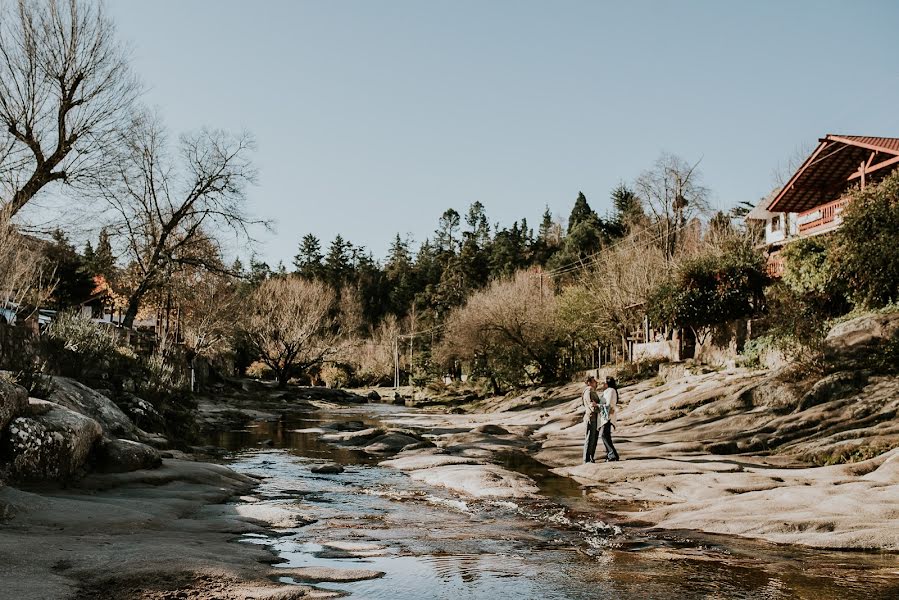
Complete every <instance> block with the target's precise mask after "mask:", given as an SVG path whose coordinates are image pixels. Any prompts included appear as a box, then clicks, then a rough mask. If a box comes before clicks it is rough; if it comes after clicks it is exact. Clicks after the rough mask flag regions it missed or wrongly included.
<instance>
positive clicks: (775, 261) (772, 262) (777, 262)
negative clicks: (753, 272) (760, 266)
mask: <svg viewBox="0 0 899 600" xmlns="http://www.w3.org/2000/svg"><path fill="white" fill-rule="evenodd" d="M765 267H766V270H767V271H768V276H769V277H774V278H780V277H783V274H784V257H783V254H781V253H780V252H775V253H773V254H770V255H769V256H768V264H767V265H765Z"/></svg>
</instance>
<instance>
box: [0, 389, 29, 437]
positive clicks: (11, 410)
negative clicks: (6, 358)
mask: <svg viewBox="0 0 899 600" xmlns="http://www.w3.org/2000/svg"><path fill="white" fill-rule="evenodd" d="M27 406H28V392H27V391H26V390H25V388H23V387H19V386H17V385H15V384H13V383H10V382H8V381H0V431H2V430H3V429H4V428H5V427H6V426H7V425H8V424H9V422H10V421H12V420H13V419H14V418H16V417H17V416H19V415H20V414H22V412H23V411H24V410H25V408H26V407H27Z"/></svg>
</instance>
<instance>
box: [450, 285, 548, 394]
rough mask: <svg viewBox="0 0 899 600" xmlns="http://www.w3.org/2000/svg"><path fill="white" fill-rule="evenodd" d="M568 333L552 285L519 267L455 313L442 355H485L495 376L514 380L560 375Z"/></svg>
mask: <svg viewBox="0 0 899 600" xmlns="http://www.w3.org/2000/svg"><path fill="white" fill-rule="evenodd" d="M563 337H564V327H563V325H562V324H561V323H560V322H559V318H558V303H557V298H556V296H555V293H554V291H553V286H551V285H548V284H545V283H543V282H541V280H540V278H539V277H535V276H534V274H533V273H528V272H525V271H520V272H518V273H517V274H516V275H515V276H514V277H513V278H511V279H508V280H497V281H494V282H493V283H492V284H491V285H490V286H489V287H488V288H487V289H485V290H482V291H479V292H475V293H474V294H473V295H472V296H471V297H469V299H468V302H467V303H466V304H465V305H464V306H463V307H461V308H458V309H456V310H454V311H453V312H452V313H450V315H449V317H448V318H447V321H446V329H445V335H444V338H443V341H442V343H441V346H440V348H439V349H438V351H437V356H438V358H439V359H441V360H444V361H447V360H448V359H452V358H461V359H464V360H472V361H477V360H481V361H483V362H484V363H486V364H487V367H488V370H489V371H490V374H491V376H492V377H494V378H495V377H496V376H499V377H501V378H502V379H504V380H505V381H507V382H508V383H511V384H513V385H518V384H520V383H522V382H523V381H522V380H523V379H524V378H525V377H527V378H529V379H530V380H531V382H536V381H538V380H539V381H553V380H554V379H555V378H556V377H557V376H558V375H559V366H560V364H559V354H560V353H559V346H560V344H561V343H562V339H563ZM534 370H535V371H534ZM494 387H498V386H497V385H496V381H494Z"/></svg>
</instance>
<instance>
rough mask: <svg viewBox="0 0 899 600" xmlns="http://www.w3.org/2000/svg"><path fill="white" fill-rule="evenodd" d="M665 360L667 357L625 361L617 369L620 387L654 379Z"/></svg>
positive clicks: (616, 375) (616, 378) (617, 379)
mask: <svg viewBox="0 0 899 600" xmlns="http://www.w3.org/2000/svg"><path fill="white" fill-rule="evenodd" d="M665 361H666V359H661V358H652V359H648V360H638V361H637V362H627V363H624V364H623V365H622V366H620V367H618V368H617V369H616V370H615V380H616V381H617V382H618V385H619V386H620V387H625V386H628V385H633V384H635V383H640V382H641V381H646V380H647V379H652V378H653V377H656V376H658V374H659V365H660V364H662V363H663V362H665Z"/></svg>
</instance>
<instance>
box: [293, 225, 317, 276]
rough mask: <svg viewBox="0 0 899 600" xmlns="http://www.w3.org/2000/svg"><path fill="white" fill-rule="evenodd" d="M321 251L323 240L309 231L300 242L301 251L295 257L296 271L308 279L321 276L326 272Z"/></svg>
mask: <svg viewBox="0 0 899 600" xmlns="http://www.w3.org/2000/svg"><path fill="white" fill-rule="evenodd" d="M323 258H324V256H323V255H322V252H321V242H320V241H319V239H318V238H317V237H315V236H314V235H312V234H311V233H308V234H306V235H304V236H303V240H302V241H301V242H300V247H299V251H298V252H297V255H296V256H294V258H293V266H294V272H295V273H297V274H298V275H300V276H302V277H305V278H307V279H315V278H318V277H321V276H322V275H323V273H324V267H323V265H322V259H323Z"/></svg>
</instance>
